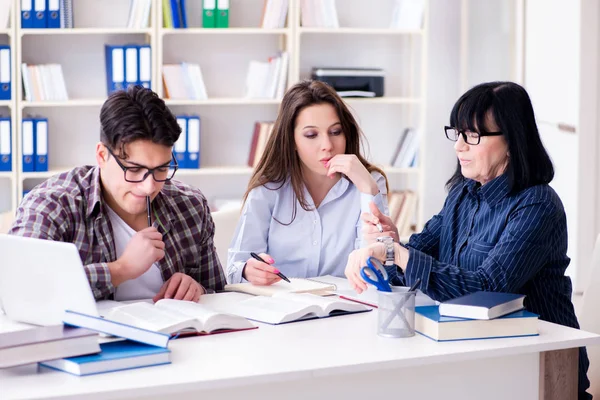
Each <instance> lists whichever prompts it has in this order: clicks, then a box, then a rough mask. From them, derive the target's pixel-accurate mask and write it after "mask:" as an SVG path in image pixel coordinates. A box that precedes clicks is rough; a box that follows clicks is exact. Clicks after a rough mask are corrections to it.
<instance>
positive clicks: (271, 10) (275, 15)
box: [260, 0, 289, 29]
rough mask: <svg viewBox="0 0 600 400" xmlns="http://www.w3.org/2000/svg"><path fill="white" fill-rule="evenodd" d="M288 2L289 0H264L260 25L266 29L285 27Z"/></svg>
mask: <svg viewBox="0 0 600 400" xmlns="http://www.w3.org/2000/svg"><path fill="white" fill-rule="evenodd" d="M288 3H289V2H288V0H264V3H263V11H262V17H261V20H260V27H261V28H264V29H279V28H284V27H285V20H286V18H287V12H288Z"/></svg>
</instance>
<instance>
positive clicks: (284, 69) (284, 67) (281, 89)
mask: <svg viewBox="0 0 600 400" xmlns="http://www.w3.org/2000/svg"><path fill="white" fill-rule="evenodd" d="M289 63H290V54H289V53H288V52H287V51H284V52H283V53H281V68H280V69H279V76H278V77H277V78H278V79H277V91H276V92H275V98H276V99H283V95H284V94H285V89H286V83H287V76H288V65H289Z"/></svg>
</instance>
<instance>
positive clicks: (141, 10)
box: [127, 0, 152, 29]
mask: <svg viewBox="0 0 600 400" xmlns="http://www.w3.org/2000/svg"><path fill="white" fill-rule="evenodd" d="M151 9H152V0H131V3H130V4H129V18H128V19H127V28H130V29H143V28H148V27H149V25H150V11H151Z"/></svg>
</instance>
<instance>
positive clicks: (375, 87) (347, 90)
mask: <svg viewBox="0 0 600 400" xmlns="http://www.w3.org/2000/svg"><path fill="white" fill-rule="evenodd" d="M383 77H384V72H383V70H382V69H381V68H318V67H315V68H313V69H312V71H311V78H312V79H314V80H318V81H323V82H325V83H328V84H329V85H330V86H331V87H333V88H334V89H335V90H336V92H337V93H338V95H340V97H382V96H383Z"/></svg>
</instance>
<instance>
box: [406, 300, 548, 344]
mask: <svg viewBox="0 0 600 400" xmlns="http://www.w3.org/2000/svg"><path fill="white" fill-rule="evenodd" d="M538 318H539V316H538V315H537V314H534V313H531V312H529V311H526V310H520V311H516V312H514V313H512V314H508V315H505V316H503V317H500V318H496V319H490V320H482V319H464V318H456V317H446V316H443V315H440V313H439V309H438V306H422V307H416V308H415V330H416V331H417V332H419V333H420V334H421V335H423V336H427V337H428V338H430V339H433V340H435V341H438V342H444V341H451V340H471V339H493V338H505V337H516V336H535V335H538Z"/></svg>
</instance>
